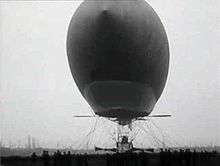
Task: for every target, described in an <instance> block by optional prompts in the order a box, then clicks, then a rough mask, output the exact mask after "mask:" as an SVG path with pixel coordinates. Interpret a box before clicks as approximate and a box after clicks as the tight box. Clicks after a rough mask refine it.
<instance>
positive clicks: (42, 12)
mask: <svg viewBox="0 0 220 166" xmlns="http://www.w3.org/2000/svg"><path fill="white" fill-rule="evenodd" d="M80 2H81V1H72V2H71V1H67V2H63V1H51V2H40V1H38V2H31V1H28V2H27V1H26V2H24V1H18V2H17V1H4V2H3V1H1V2H0V116H1V122H0V124H1V128H0V130H1V139H2V140H3V143H7V144H8V142H9V141H11V142H13V143H19V142H21V143H22V144H24V143H25V142H27V135H28V134H30V135H32V136H33V137H36V138H38V139H39V140H40V144H41V145H43V146H47V147H56V146H57V142H59V144H64V145H68V146H69V145H72V146H73V147H78V144H80V143H81V142H80V141H79V140H83V139H84V138H85V136H86V134H87V133H88V132H89V131H90V128H91V127H92V126H93V125H94V123H95V119H74V118H73V117H72V116H73V115H82V114H83V115H85V114H86V115H87V114H91V110H89V106H88V104H87V103H86V101H85V100H84V99H83V97H82V96H81V94H80V93H79V91H78V89H77V87H76V85H75V83H74V81H73V79H72V76H71V73H70V69H69V66H68V61H67V55H66V46H65V44H66V34H67V28H68V24H69V21H70V19H71V17H72V15H73V13H74V11H75V10H76V8H77V7H78V5H79V4H80ZM147 2H148V3H149V4H150V5H151V6H152V7H153V8H154V9H155V11H156V12H157V13H158V15H159V16H160V18H161V20H162V22H163V24H164V26H165V29H166V31H167V35H168V39H169V44H170V55H171V59H170V70H169V76H168V81H167V84H166V87H165V90H164V91H163V94H162V96H161V98H160V100H159V101H158V103H157V105H156V107H155V109H154V111H153V112H152V114H163V113H168V114H172V118H166V119H154V122H155V123H156V124H157V125H158V126H159V127H160V128H161V129H162V130H163V131H166V132H167V135H168V136H169V139H170V141H173V142H177V144H178V145H211V144H216V145H220V55H219V53H220V10H219V8H220V1H219V0H203V1H201V0H193V1H191V0H184V1H180V0H147ZM103 124H105V126H103V127H102V125H103ZM110 125H111V126H112V123H110V122H108V121H105V122H104V121H101V122H99V127H100V126H101V127H100V128H102V129H100V132H97V133H96V135H95V136H96V138H94V139H93V142H94V143H95V144H97V145H101V144H104V143H105V142H104V141H109V143H108V145H109V146H113V145H114V144H113V143H114V142H112V141H111V140H110V139H109V135H108V134H109V133H108V132H106V133H105V134H106V135H101V133H102V132H101V130H108V129H109V127H108V126H110ZM155 130H156V129H155ZM103 133H104V132H103ZM168 136H166V137H167V139H168ZM100 137H101V138H104V137H105V138H106V139H101V140H102V143H101V142H100ZM145 137H146V134H143V133H140V134H139V135H138V138H137V140H136V142H135V144H136V145H137V146H140V145H145V146H147V145H149V144H150V143H149V141H148V140H147V138H146V139H145ZM165 139H166V138H165ZM91 144H92V143H91ZM91 146H92V145H91Z"/></svg>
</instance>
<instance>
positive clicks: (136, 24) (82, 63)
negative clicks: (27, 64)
mask: <svg viewBox="0 0 220 166" xmlns="http://www.w3.org/2000/svg"><path fill="white" fill-rule="evenodd" d="M67 55H68V60H69V65H70V69H71V72H72V75H73V78H74V80H75V82H76V84H77V86H78V88H79V90H80V92H81V93H82V95H83V96H84V98H85V99H86V100H87V102H88V103H89V104H90V106H91V107H92V108H93V110H94V112H95V113H96V114H98V115H100V116H104V117H114V118H118V119H120V118H130V119H132V118H135V117H139V116H146V115H148V114H150V113H151V111H152V110H153V108H154V106H155V104H156V102H157V100H158V99H159V97H160V95H161V93H162V91H163V88H164V86H165V83H166V79H167V74H168V68H169V46H168V40H167V36H166V32H165V30H164V27H163V25H162V23H161V21H160V19H159V17H158V16H157V14H156V13H155V12H154V10H153V9H152V8H151V7H150V6H149V5H148V4H147V3H146V2H145V1H144V0H133V1H119V0H115V1H84V2H83V3H82V4H81V5H80V7H79V8H78V9H77V11H76V12H75V14H74V16H73V17H72V20H71V22H70V25H69V30H68V35H67Z"/></svg>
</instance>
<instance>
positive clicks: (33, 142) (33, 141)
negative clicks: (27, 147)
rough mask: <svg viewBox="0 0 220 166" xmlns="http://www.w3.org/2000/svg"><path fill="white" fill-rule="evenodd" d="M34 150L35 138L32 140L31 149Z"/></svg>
mask: <svg viewBox="0 0 220 166" xmlns="http://www.w3.org/2000/svg"><path fill="white" fill-rule="evenodd" d="M35 148H36V144H35V138H32V149H35Z"/></svg>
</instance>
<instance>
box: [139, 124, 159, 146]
mask: <svg viewBox="0 0 220 166" xmlns="http://www.w3.org/2000/svg"><path fill="white" fill-rule="evenodd" d="M139 125H140V126H139ZM137 126H138V127H139V128H140V129H141V130H142V131H143V132H144V133H145V134H146V135H148V132H147V131H146V130H145V128H144V127H143V126H142V125H141V124H138V125H137ZM150 136H151V135H150ZM151 137H152V136H151ZM145 138H147V140H148V141H149V142H151V141H150V140H149V138H148V137H145ZM155 142H157V141H155ZM155 142H154V144H155ZM157 144H158V142H157ZM156 147H157V146H156Z"/></svg>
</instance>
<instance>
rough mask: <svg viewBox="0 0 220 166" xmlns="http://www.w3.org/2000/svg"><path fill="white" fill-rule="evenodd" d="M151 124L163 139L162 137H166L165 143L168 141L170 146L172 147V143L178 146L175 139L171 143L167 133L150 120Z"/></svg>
mask: <svg viewBox="0 0 220 166" xmlns="http://www.w3.org/2000/svg"><path fill="white" fill-rule="evenodd" d="M151 123H152V124H153V125H154V126H155V127H156V128H157V129H158V130H159V131H160V132H161V134H162V136H163V137H164V136H167V137H166V138H167V141H168V142H169V143H170V144H171V145H172V142H174V144H175V145H177V146H180V144H179V143H178V142H177V141H175V139H173V141H171V139H169V138H170V136H169V134H168V132H167V131H166V130H165V129H164V130H162V129H161V128H160V127H159V126H158V125H157V124H156V123H155V122H154V121H153V120H152V119H151Z"/></svg>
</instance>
